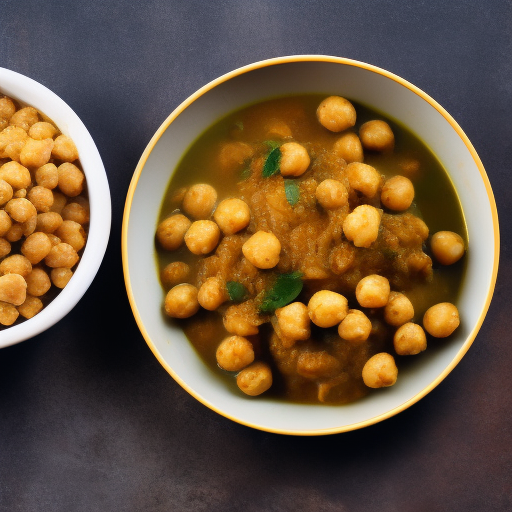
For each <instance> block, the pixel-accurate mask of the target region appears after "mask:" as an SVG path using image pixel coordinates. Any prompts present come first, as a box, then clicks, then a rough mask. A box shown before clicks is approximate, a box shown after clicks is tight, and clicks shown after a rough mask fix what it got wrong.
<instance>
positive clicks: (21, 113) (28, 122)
mask: <svg viewBox="0 0 512 512" xmlns="http://www.w3.org/2000/svg"><path fill="white" fill-rule="evenodd" d="M38 121H39V114H38V112H37V110H36V109H35V108H34V107H24V108H20V109H19V110H18V111H17V112H15V113H14V114H13V115H12V116H11V119H10V120H9V124H10V125H11V126H18V127H19V128H23V130H25V131H26V132H28V130H29V128H30V127H31V126H32V125H33V124H35V123H37V122H38Z"/></svg>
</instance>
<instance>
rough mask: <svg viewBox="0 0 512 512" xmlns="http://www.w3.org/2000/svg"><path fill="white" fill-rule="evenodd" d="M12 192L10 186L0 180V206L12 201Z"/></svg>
mask: <svg viewBox="0 0 512 512" xmlns="http://www.w3.org/2000/svg"><path fill="white" fill-rule="evenodd" d="M12 195H13V190H12V187H11V185H9V183H7V181H5V180H1V179H0V206H1V205H3V204H5V203H7V201H9V200H10V199H12Z"/></svg>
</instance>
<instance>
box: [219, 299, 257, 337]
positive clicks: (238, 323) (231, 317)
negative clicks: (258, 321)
mask: <svg viewBox="0 0 512 512" xmlns="http://www.w3.org/2000/svg"><path fill="white" fill-rule="evenodd" d="M222 321H223V323H224V328H225V329H226V331H228V332H229V333H231V334H237V335H238V336H251V335H253V334H258V331H259V329H258V326H257V325H254V323H251V322H250V321H249V320H248V319H247V317H246V316H245V315H244V314H243V313H242V312H241V311H240V308H239V307H238V306H236V305H234V306H229V308H228V309H227V310H226V312H225V313H224V316H223V318H222Z"/></svg>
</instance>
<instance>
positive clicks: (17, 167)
mask: <svg viewBox="0 0 512 512" xmlns="http://www.w3.org/2000/svg"><path fill="white" fill-rule="evenodd" d="M0 179H2V180H5V181H7V183H9V185H11V187H12V188H14V189H19V188H27V187H29V186H30V185H31V184H32V177H31V176H30V171H29V170H28V169H27V168H26V167H24V166H23V165H21V164H19V163H18V162H14V161H11V162H7V163H5V164H4V165H2V166H1V167H0Z"/></svg>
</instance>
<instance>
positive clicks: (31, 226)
mask: <svg viewBox="0 0 512 512" xmlns="http://www.w3.org/2000/svg"><path fill="white" fill-rule="evenodd" d="M36 226H37V215H33V216H32V217H30V219H28V220H27V221H25V222H23V223H22V224H21V227H22V228H23V236H30V235H31V234H32V233H33V232H34V231H35V230H36Z"/></svg>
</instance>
